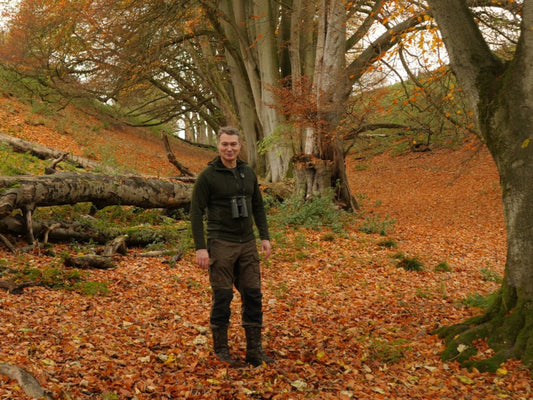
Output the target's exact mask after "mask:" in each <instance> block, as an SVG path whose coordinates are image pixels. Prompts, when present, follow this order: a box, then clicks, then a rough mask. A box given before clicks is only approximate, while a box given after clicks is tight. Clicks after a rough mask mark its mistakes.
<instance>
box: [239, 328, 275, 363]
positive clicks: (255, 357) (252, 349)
mask: <svg viewBox="0 0 533 400" xmlns="http://www.w3.org/2000/svg"><path fill="white" fill-rule="evenodd" d="M244 331H245V332H246V362H247V363H249V364H252V365H253V366H254V367H258V366H260V365H262V364H263V363H265V364H272V363H273V362H274V360H273V359H272V358H270V357H269V356H267V355H266V353H265V350H263V345H262V344H261V327H260V326H245V327H244Z"/></svg>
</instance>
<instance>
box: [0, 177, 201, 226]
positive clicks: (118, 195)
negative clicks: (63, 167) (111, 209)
mask: <svg viewBox="0 0 533 400" xmlns="http://www.w3.org/2000/svg"><path fill="white" fill-rule="evenodd" d="M0 188H5V189H4V190H2V191H1V192H0V217H4V216H7V215H9V214H10V213H11V212H12V211H13V210H15V209H22V210H23V209H32V210H33V209H35V208H36V207H42V206H57V205H65V204H76V203H83V202H91V203H93V204H94V205H95V206H96V207H98V208H101V207H105V206H109V205H115V204H120V205H131V206H137V207H142V208H168V209H174V208H180V207H185V206H187V205H188V204H189V203H190V200H191V196H192V185H188V184H185V183H182V182H179V181H173V180H171V179H167V180H163V179H156V178H146V177H140V176H134V175H131V176H125V175H122V176H120V175H116V176H115V175H103V174H93V173H86V174H76V173H69V172H64V173H57V174H54V175H44V176H13V177H11V176H1V177H0Z"/></svg>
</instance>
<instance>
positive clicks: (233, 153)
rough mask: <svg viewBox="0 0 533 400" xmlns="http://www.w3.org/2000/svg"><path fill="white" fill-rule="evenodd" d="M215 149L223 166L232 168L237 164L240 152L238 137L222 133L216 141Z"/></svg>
mask: <svg viewBox="0 0 533 400" xmlns="http://www.w3.org/2000/svg"><path fill="white" fill-rule="evenodd" d="M217 147H218V153H219V154H220V158H221V159H222V162H223V163H224V165H226V166H229V167H234V166H235V165H236V162H237V156H238V155H239V152H240V151H241V144H240V142H239V137H238V136H237V135H228V134H226V133H223V134H222V135H220V137H219V139H218V143H217Z"/></svg>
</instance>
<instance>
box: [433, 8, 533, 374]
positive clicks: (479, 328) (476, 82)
mask: <svg viewBox="0 0 533 400" xmlns="http://www.w3.org/2000/svg"><path fill="white" fill-rule="evenodd" d="M428 3H429V4H430V6H431V11H432V13H433V14H434V16H435V18H436V20H437V23H438V26H439V28H440V30H441V32H442V36H443V40H444V43H445V44H446V47H447V49H448V53H449V55H450V60H451V65H452V68H453V69H454V71H455V73H456V75H457V78H458V81H459V82H460V83H461V86H462V87H463V89H464V90H465V93H466V94H467V95H468V97H469V99H470V101H471V103H472V106H473V107H474V109H475V112H476V113H477V116H478V121H479V130H480V136H481V139H482V140H483V141H484V142H485V143H486V144H487V147H488V149H489V151H490V152H491V154H492V156H493V157H494V160H495V161H496V165H497V167H498V171H499V174H500V181H501V186H502V199H503V208H504V218H505V224H506V229H507V260H506V265H505V274H504V280H503V283H502V287H501V289H500V291H499V293H498V298H497V300H496V301H495V303H494V304H493V305H492V306H491V307H490V308H489V310H488V311H487V312H486V313H485V314H483V315H481V316H479V317H475V318H473V319H471V320H468V321H465V322H464V323H461V324H458V325H454V326H451V327H444V328H441V329H440V330H439V333H440V335H441V336H442V337H444V338H446V339H447V347H446V351H445V352H444V354H443V356H444V358H447V359H449V358H453V359H457V360H458V361H460V362H462V363H463V364H464V365H466V366H473V367H476V368H477V369H479V370H489V371H494V370H496V369H497V368H498V367H499V365H500V363H501V362H503V361H505V360H506V359H508V358H518V359H522V361H523V362H524V363H525V364H526V365H527V366H528V367H530V368H533V207H532V204H533V143H531V142H532V141H533V29H532V28H533V4H532V3H531V2H527V1H525V2H523V6H522V7H523V9H522V13H521V15H522V26H521V34H520V39H519V42H518V46H517V48H516V52H515V54H514V59H513V60H512V61H511V62H509V63H504V62H502V61H500V60H499V59H498V58H497V57H496V56H495V55H494V54H493V53H492V52H491V51H490V49H489V47H488V45H487V43H486V42H485V40H484V39H483V36H482V35H481V32H480V31H479V29H478V27H477V25H476V23H475V20H474V18H473V16H472V14H471V12H470V10H469V9H468V7H467V3H466V2H465V1H464V0H430V1H428ZM480 338H482V339H483V338H486V339H487V341H488V343H489V345H490V346H491V347H492V348H493V349H494V350H495V355H494V356H493V357H491V358H490V359H486V360H476V361H471V357H472V356H473V355H475V354H476V353H477V350H476V348H475V346H474V341H475V340H476V339H480ZM460 345H462V346H460Z"/></svg>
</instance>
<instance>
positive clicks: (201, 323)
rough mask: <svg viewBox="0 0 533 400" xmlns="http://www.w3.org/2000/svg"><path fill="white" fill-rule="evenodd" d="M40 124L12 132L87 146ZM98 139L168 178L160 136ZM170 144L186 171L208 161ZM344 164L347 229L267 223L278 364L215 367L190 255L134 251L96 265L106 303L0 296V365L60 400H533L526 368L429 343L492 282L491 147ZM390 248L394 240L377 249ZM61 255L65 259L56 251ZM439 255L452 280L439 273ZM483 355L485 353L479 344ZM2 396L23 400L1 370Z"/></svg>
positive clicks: (30, 260)
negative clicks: (353, 199) (452, 353)
mask: <svg viewBox="0 0 533 400" xmlns="http://www.w3.org/2000/svg"><path fill="white" fill-rule="evenodd" d="M12 109H13V106H12V108H11V110H12ZM21 114H22V111H21V112H20V113H13V112H11V115H7V116H8V117H9V116H10V117H11V118H9V120H8V119H7V117H6V115H4V108H2V109H1V111H0V119H1V120H2V123H3V124H4V131H6V130H7V128H5V127H6V126H7V125H8V124H10V123H11V122H12V121H13V116H14V117H17V116H20V115H21ZM20 123H21V124H23V123H24V122H23V121H21V122H20ZM45 128H46V127H44V126H42V125H39V124H33V125H28V126H27V127H25V129H23V130H21V131H17V132H16V135H17V136H20V137H25V138H26V139H28V140H38V141H40V142H41V143H43V144H48V145H50V146H52V145H53V146H56V147H60V148H61V147H64V148H65V149H68V150H69V151H72V152H75V153H77V154H80V155H84V154H87V153H88V152H89V151H92V150H89V147H86V148H84V147H83V146H84V144H83V142H80V141H79V140H74V139H75V138H74V135H72V134H69V133H68V132H67V133H62V134H58V133H57V132H55V131H54V130H53V129H48V130H47V131H46V134H44V133H43V132H42V131H40V132H39V131H38V130H39V129H43V130H44V129H45ZM6 133H8V132H6ZM97 138H98V140H100V139H101V138H100V137H99V136H97V135H96V134H95V138H94V139H95V140H96V139H97ZM115 138H118V139H115ZM103 140H104V142H103V143H107V145H108V146H110V147H109V149H108V151H113V152H114V156H113V157H115V160H116V161H117V162H120V160H121V157H122V158H129V159H130V160H136V161H135V162H136V163H137V165H138V166H139V168H140V169H143V170H145V171H148V172H150V173H154V174H160V175H165V174H175V171H172V169H164V168H166V161H165V156H164V153H162V147H161V146H160V145H159V143H158V141H157V140H153V139H150V138H149V137H144V136H142V137H140V136H132V135H131V133H127V131H119V130H108V131H107V130H106V134H105V138H103ZM115 140H116V141H115ZM113 143H116V144H113ZM85 145H86V146H87V142H85ZM106 148H107V147H106ZM110 149H111V150H110ZM177 149H178V150H176V155H177V157H178V159H180V161H182V162H183V163H185V164H189V165H192V169H193V170H195V171H198V170H199V169H200V168H201V167H202V166H203V165H204V164H205V161H206V160H207V159H208V158H209V157H208V156H210V155H208V154H206V153H205V152H204V153H202V154H193V150H192V149H189V148H186V147H184V148H183V149H188V150H183V151H181V150H182V148H181V147H180V148H177ZM137 150H142V151H143V152H144V153H143V154H142V155H141V154H139V155H136V153H135V152H136V151H137ZM359 156H360V155H358V157H359ZM96 158H98V157H96ZM347 165H348V169H349V174H350V179H351V185H352V188H353V191H354V193H355V194H356V195H357V197H358V200H359V202H360V204H361V207H362V214H361V215H360V216H359V218H358V219H356V220H354V224H353V226H350V227H348V228H347V229H346V231H345V232H343V233H341V234H337V233H331V232H328V231H327V230H324V231H313V230H304V229H297V228H294V229H285V230H283V231H279V230H277V229H276V227H273V233H274V234H273V245H274V252H273V255H272V256H271V258H270V259H269V260H267V261H266V262H264V263H263V285H264V311H265V330H264V331H265V332H264V333H265V335H264V336H265V337H264V344H265V347H266V349H267V352H268V353H269V354H270V355H271V356H273V357H274V358H275V359H276V360H277V362H276V363H275V364H274V365H269V366H262V367H259V368H251V367H246V368H241V369H231V368H227V367H225V366H224V365H222V364H220V363H219V362H217V361H216V360H215V358H214V357H213V355H212V353H211V351H210V336H209V332H208V330H207V326H208V324H207V320H208V312H209V304H210V292H209V286H208V279H207V276H206V274H205V273H204V272H202V271H200V270H199V269H198V268H197V267H196V265H195V263H194V257H193V254H192V253H189V254H186V255H185V256H184V258H183V259H182V260H181V261H179V262H178V263H177V264H176V265H172V264H168V263H163V261H164V259H163V258H145V257H136V253H138V252H139V251H140V250H138V249H130V251H129V253H128V255H127V256H121V257H119V258H117V264H118V266H117V268H116V269H114V270H110V271H91V273H90V276H91V280H93V281H102V282H106V283H107V286H108V288H109V289H110V292H109V294H108V295H107V296H102V295H99V296H86V295H81V294H79V293H76V292H66V291H56V290H50V289H45V288H41V287H30V288H26V289H25V290H24V294H22V295H13V294H7V293H6V292H5V291H3V290H0V337H1V338H2V340H1V342H0V362H7V363H11V364H15V365H18V366H20V367H24V368H25V369H27V370H28V371H29V372H31V373H32V374H33V375H34V376H35V377H36V378H37V379H38V380H39V381H40V382H41V384H42V385H43V386H44V387H45V388H47V389H49V390H50V391H51V392H52V393H53V394H54V396H56V397H57V398H58V399H204V398H205V399H214V398H217V399H253V398H258V399H306V398H310V399H350V398H353V399H505V398H507V399H528V398H531V397H532V396H533V394H532V388H531V385H532V380H531V373H530V371H528V370H527V369H525V368H524V367H523V366H522V365H521V364H520V363H518V362H515V361H509V362H507V363H505V364H503V365H502V366H501V368H500V370H499V371H498V373H495V374H490V373H483V374H482V373H478V372H477V371H467V370H465V369H462V368H460V367H459V366H458V365H457V364H456V363H455V362H453V361H452V362H443V361H441V359H440V352H441V351H442V349H443V343H442V342H441V340H439V339H438V338H437V337H436V336H434V335H431V334H430V333H431V331H432V329H434V328H435V327H436V326H439V325H446V324H451V323H454V322H458V321H461V320H464V319H465V318H467V317H469V316H472V315H475V314H478V313H480V312H481V310H480V309H478V308H475V307H467V306H465V301H464V300H465V299H467V298H475V297H476V295H478V296H481V295H486V294H487V293H490V292H492V291H494V290H496V289H497V288H498V287H499V284H498V283H497V282H495V281H494V280H497V279H496V278H497V277H501V275H502V274H503V268H504V262H505V230H504V224H503V219H502V210H501V202H500V188H499V185H498V177H497V173H496V171H495V167H494V164H493V162H492V161H491V159H490V157H489V156H488V154H487V153H486V152H485V151H484V150H481V151H475V150H473V149H472V148H469V147H465V148H464V149H462V150H455V151H452V150H438V151H433V152H428V153H411V154H407V155H402V156H397V157H392V156H390V155H389V154H387V153H385V154H381V155H377V156H373V157H368V158H363V159H361V158H355V156H350V157H349V158H348V160H347ZM141 167H142V168H141ZM163 171H164V172H163ZM365 222H366V223H367V224H368V223H370V224H372V223H373V224H374V225H379V224H382V225H384V226H386V227H387V228H388V230H387V235H386V236H382V235H380V234H379V233H376V234H367V233H363V232H362V231H361V230H360V229H359V228H360V227H361V226H362V224H364V223H365ZM384 240H389V241H392V242H394V243H396V244H397V247H396V248H389V247H386V246H383V245H380V243H382V242H383V241H384ZM65 250H68V251H72V249H69V248H66V247H62V246H56V248H55V251H56V252H57V253H60V252H61V251H65ZM398 253H403V254H404V255H406V256H410V257H417V258H418V259H419V260H421V261H422V262H423V263H424V265H425V268H424V270H423V271H421V272H415V271H406V270H404V269H402V268H398V267H397V266H396V262H397V260H396V259H395V257H394V256H395V255H397V254H398ZM0 261H1V262H2V264H3V265H11V266H18V267H19V268H23V267H24V266H26V267H32V266H36V267H38V266H45V265H54V263H56V264H57V259H54V258H52V257H48V256H46V255H44V254H43V253H42V252H41V253H40V252H39V251H35V252H34V253H32V254H25V255H18V256H14V255H12V254H9V253H8V252H7V251H5V249H4V248H1V249H0ZM443 262H446V265H447V266H448V267H449V269H450V271H448V272H445V271H438V270H435V267H436V266H437V265H439V264H441V265H442V263H443ZM437 269H438V268H437ZM239 307H240V303H239V298H238V296H236V297H235V300H234V304H233V316H232V326H231V330H230V341H231V344H232V347H233V350H234V353H235V354H237V355H239V356H241V357H243V356H244V350H245V349H244V334H243V331H242V329H241V328H240V326H239ZM479 348H480V351H481V352H482V353H483V354H490V349H488V348H487V347H486V346H485V345H484V343H479ZM0 398H1V399H26V398H27V397H26V396H25V395H24V394H23V393H22V392H21V390H20V388H19V387H18V386H17V384H16V382H15V381H12V380H8V379H7V378H5V377H0Z"/></svg>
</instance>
